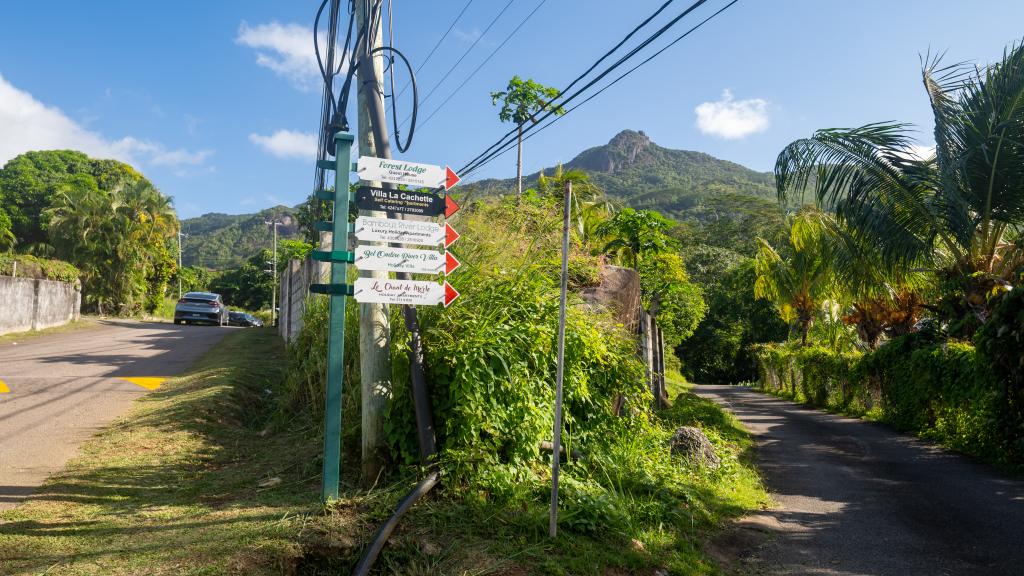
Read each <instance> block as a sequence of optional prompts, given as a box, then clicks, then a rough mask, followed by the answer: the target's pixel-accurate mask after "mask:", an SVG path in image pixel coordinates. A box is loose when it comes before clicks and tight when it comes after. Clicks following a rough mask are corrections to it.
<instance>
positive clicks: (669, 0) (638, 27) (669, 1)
mask: <svg viewBox="0 0 1024 576" xmlns="http://www.w3.org/2000/svg"><path fill="white" fill-rule="evenodd" d="M674 1H675V0H667V1H666V2H665V3H663V4H662V5H661V6H660V7H658V9H657V10H655V11H654V12H653V13H652V14H651V15H650V16H648V17H647V18H645V19H644V20H643V21H642V22H640V24H637V25H636V27H635V28H633V29H632V30H631V31H630V32H629V33H628V34H626V36H625V37H623V39H622V40H620V41H619V42H618V43H617V44H615V46H612V47H611V49H610V50H608V51H607V52H605V53H604V54H602V55H601V57H600V58H598V59H597V60H596V61H595V62H594V63H593V64H591V65H590V67H589V68H587V69H586V70H585V71H584V72H583V73H582V74H580V75H579V76H577V77H576V78H575V79H573V81H572V82H570V83H569V85H568V86H566V87H565V88H563V89H562V90H560V91H559V97H561V96H562V95H564V94H565V93H566V92H568V91H569V90H571V89H572V87H573V86H575V85H576V84H577V83H579V82H580V81H581V80H583V78H585V77H586V76H587V75H588V74H590V73H591V72H593V71H594V69H595V68H597V67H598V66H599V65H600V64H601V62H604V61H605V60H606V59H607V58H608V57H609V56H611V55H612V54H613V53H615V52H616V51H617V50H618V49H619V48H621V47H622V46H623V45H624V44H625V43H626V42H628V41H629V39H630V38H632V37H633V36H634V35H635V34H636V33H637V32H639V31H640V30H641V29H642V28H644V27H645V26H647V24H649V23H650V22H651V20H653V19H655V18H657V17H658V15H659V14H661V13H662V12H663V11H664V10H665V9H666V8H668V7H669V5H671V4H672V3H673V2H674ZM691 9H692V7H691ZM557 99H558V98H557V97H556V98H555V100H557ZM517 132H518V127H517V128H513V129H512V130H509V131H508V132H506V133H505V134H504V135H503V136H502V137H501V138H499V139H498V142H497V143H495V144H493V145H492V146H491V147H490V148H487V149H486V150H484V151H483V152H482V153H481V154H480V155H479V156H477V157H476V158H474V159H473V160H470V161H469V162H468V163H467V164H466V166H467V167H468V166H470V165H472V164H473V162H475V161H477V160H478V159H479V158H481V157H482V156H484V155H485V154H487V153H488V152H489V151H490V150H492V149H493V148H495V147H496V146H498V145H499V144H500V143H501V141H502V140H504V139H505V138H508V137H509V136H511V135H513V134H516V133H517ZM464 169H465V167H464ZM460 172H461V171H460Z"/></svg>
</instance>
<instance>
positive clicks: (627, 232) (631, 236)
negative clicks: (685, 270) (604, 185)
mask: <svg viewBox="0 0 1024 576" xmlns="http://www.w3.org/2000/svg"><path fill="white" fill-rule="evenodd" d="M674 224H675V223H674V222H672V221H671V220H668V219H666V218H665V217H664V216H662V215H661V214H659V213H657V212H653V211H651V210H634V209H632V208H624V209H622V210H621V211H619V212H616V213H615V215H613V216H612V217H611V218H609V219H608V220H606V221H605V222H603V223H601V224H600V225H599V226H598V227H597V234H598V235H599V236H602V237H604V238H606V239H607V243H606V244H605V245H604V247H603V248H601V252H603V253H605V254H612V255H615V256H618V257H619V258H621V259H622V260H623V261H624V262H625V263H626V264H627V265H629V266H630V267H631V268H633V269H634V270H639V258H640V256H641V255H643V254H659V253H663V252H668V251H669V250H671V249H673V248H675V241H674V240H672V238H670V237H668V236H667V235H666V232H667V231H668V230H669V229H671V228H672V226H673V225H674Z"/></svg>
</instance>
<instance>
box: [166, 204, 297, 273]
mask: <svg viewBox="0 0 1024 576" xmlns="http://www.w3.org/2000/svg"><path fill="white" fill-rule="evenodd" d="M267 221H277V222H281V223H282V224H281V225H280V226H278V227H277V233H278V243H279V246H280V243H281V242H282V241H283V240H296V239H301V238H303V234H302V231H300V229H299V226H300V220H299V214H298V213H297V210H296V209H293V208H288V207H286V206H275V207H273V208H268V209H266V210H261V211H260V212H257V213H256V214H234V215H229V214H217V213H211V214H203V215H202V216H198V217H196V218H188V219H186V220H182V221H181V229H182V231H183V232H185V233H186V234H188V236H186V237H185V239H184V241H183V242H182V263H183V264H184V265H185V266H199V267H203V268H209V269H212V270H228V269H231V268H238V267H239V266H242V265H243V264H245V263H246V261H247V260H248V259H249V257H250V256H252V255H253V254H255V253H256V252H257V251H258V250H261V249H263V248H272V247H273V244H274V233H273V230H272V229H271V227H270V226H267V224H266V222H267ZM312 239H313V241H316V240H317V234H313V236H312ZM268 260H269V258H268Z"/></svg>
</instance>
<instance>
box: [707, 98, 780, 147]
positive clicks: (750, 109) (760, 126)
mask: <svg viewBox="0 0 1024 576" xmlns="http://www.w3.org/2000/svg"><path fill="white" fill-rule="evenodd" d="M694 112H696V113H697V128H698V129H699V130H700V131H701V132H703V133H704V134H711V135H712V136H718V137H720V138H725V139H727V140H736V139H739V138H744V137H746V136H749V135H751V134H756V133H757V132H764V131H765V130H766V129H767V128H768V102H767V101H766V100H763V99H761V98H751V99H749V100H733V97H732V91H730V90H724V91H722V99H721V100H718V101H717V102H704V103H702V104H701V105H699V106H697V108H695V109H694Z"/></svg>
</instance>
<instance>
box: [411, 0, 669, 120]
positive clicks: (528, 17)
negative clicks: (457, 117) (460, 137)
mask: <svg viewBox="0 0 1024 576" xmlns="http://www.w3.org/2000/svg"><path fill="white" fill-rule="evenodd" d="M669 1H672V0H669ZM545 2H547V0H540V4H537V6H536V7H535V8H534V9H533V10H532V11H531V12H530V13H529V14H527V15H526V18H523V20H522V21H521V22H520V23H519V25H518V26H516V27H515V29H514V30H512V32H510V33H509V35H508V36H506V37H505V39H504V40H502V41H501V44H498V47H497V48H495V49H494V50H493V51H492V52H491V53H490V54H489V55H488V56H487V58H484V61H483V62H481V63H480V65H479V66H477V67H476V68H475V69H474V70H473V71H472V72H470V73H469V76H466V79H465V80H463V81H462V84H459V86H458V88H456V89H455V90H453V91H452V93H451V94H449V95H448V97H447V98H445V99H444V102H441V105H440V106H438V107H437V108H434V111H433V112H431V113H430V115H429V116H427V119H426V120H424V121H423V123H422V124H420V126H419V127H420V128H421V129H422V128H423V127H424V126H426V124H427V122H430V119H431V118H433V117H434V115H435V114H437V113H438V112H440V111H441V109H442V108H444V107H445V104H448V102H450V101H451V99H452V98H453V97H455V95H456V94H458V93H459V90H462V87H463V86H465V85H466V83H468V82H469V81H470V80H472V79H473V77H474V76H476V73H477V72H479V71H480V69H481V68H483V67H484V65H485V64H487V63H488V62H490V61H491V58H494V55H495V54H497V53H498V51H499V50H501V49H502V48H503V47H504V46H505V44H508V41H509V40H511V39H512V37H513V36H515V35H516V33H517V32H519V29H520V28H522V27H523V26H524V25H525V24H526V22H527V21H529V20H530V18H532V17H533V15H534V14H536V13H537V10H540V7H541V6H543V5H544V3H545Z"/></svg>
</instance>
